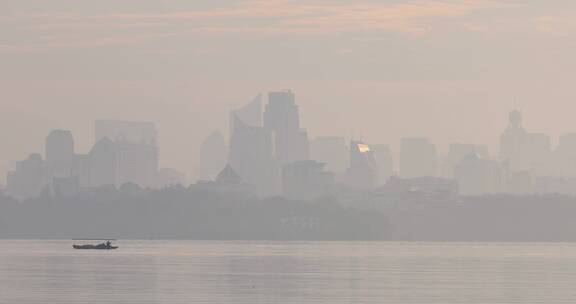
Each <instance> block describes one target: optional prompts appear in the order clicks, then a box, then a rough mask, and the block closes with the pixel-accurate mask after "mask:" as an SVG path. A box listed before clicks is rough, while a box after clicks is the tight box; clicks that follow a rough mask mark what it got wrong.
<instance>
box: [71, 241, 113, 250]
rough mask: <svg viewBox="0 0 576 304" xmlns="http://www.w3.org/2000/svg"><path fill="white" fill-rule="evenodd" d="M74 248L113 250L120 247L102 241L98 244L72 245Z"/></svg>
mask: <svg viewBox="0 0 576 304" xmlns="http://www.w3.org/2000/svg"><path fill="white" fill-rule="evenodd" d="M72 248H74V249H96V250H113V249H118V246H112V245H110V244H106V243H102V244H98V245H72Z"/></svg>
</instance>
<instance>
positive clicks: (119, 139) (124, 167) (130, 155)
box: [95, 120, 158, 187]
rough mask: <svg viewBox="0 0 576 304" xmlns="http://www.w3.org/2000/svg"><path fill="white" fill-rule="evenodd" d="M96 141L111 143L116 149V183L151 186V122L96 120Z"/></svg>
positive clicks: (154, 155) (154, 166) (154, 157)
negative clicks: (106, 139) (109, 141)
mask: <svg viewBox="0 0 576 304" xmlns="http://www.w3.org/2000/svg"><path fill="white" fill-rule="evenodd" d="M95 132H96V134H95V135H96V140H97V142H99V141H100V140H102V139H104V138H108V139H110V140H111V141H112V142H114V146H115V149H116V168H117V170H116V184H117V186H121V185H123V184H125V183H133V184H137V185H139V186H141V187H155V186H156V181H157V179H158V176H157V174H158V148H157V146H156V143H157V132H156V126H155V125H154V123H152V122H132V121H117V120H98V121H96V123H95Z"/></svg>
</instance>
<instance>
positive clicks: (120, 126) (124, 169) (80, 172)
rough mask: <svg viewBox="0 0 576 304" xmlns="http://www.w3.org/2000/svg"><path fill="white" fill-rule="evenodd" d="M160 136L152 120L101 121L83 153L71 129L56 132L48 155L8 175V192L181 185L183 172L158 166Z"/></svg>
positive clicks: (66, 192) (18, 165)
mask: <svg viewBox="0 0 576 304" xmlns="http://www.w3.org/2000/svg"><path fill="white" fill-rule="evenodd" d="M156 137H157V134H156V127H155V126H154V124H153V123H151V122H127V121H113V120H99V121H96V122H95V139H96V140H95V143H94V145H93V147H92V149H91V150H90V151H89V152H88V153H87V154H79V153H76V151H75V146H74V137H73V136H72V133H71V132H70V131H68V130H53V131H52V132H50V134H49V135H48V137H47V138H46V143H45V153H44V157H43V156H42V155H41V154H39V153H33V154H31V155H30V156H28V158H26V159H24V160H22V161H18V162H17V163H16V168H15V169H14V170H13V171H10V172H9V173H8V176H7V185H6V192H7V193H8V194H9V195H11V196H14V197H17V198H21V199H27V198H33V197H37V196H40V195H42V194H49V195H57V196H73V195H75V194H77V193H78V192H79V191H82V190H83V189H89V188H100V187H119V186H121V185H125V184H134V185H137V186H140V187H142V188H157V187H163V186H166V185H171V184H179V183H182V182H183V179H184V176H183V174H181V173H179V172H177V171H175V170H173V169H159V168H158V147H157V145H156V139H157V138H156Z"/></svg>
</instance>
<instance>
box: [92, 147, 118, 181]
mask: <svg viewBox="0 0 576 304" xmlns="http://www.w3.org/2000/svg"><path fill="white" fill-rule="evenodd" d="M88 163H89V176H90V178H89V180H90V186H91V187H102V186H116V185H117V184H118V156H117V151H116V144H115V143H114V142H112V140H110V139H109V138H108V137H104V138H102V139H100V140H99V141H98V142H96V144H95V145H94V146H93V147H92V150H90V153H89V154H88Z"/></svg>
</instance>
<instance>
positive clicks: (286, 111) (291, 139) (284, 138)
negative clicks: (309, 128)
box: [264, 91, 310, 165]
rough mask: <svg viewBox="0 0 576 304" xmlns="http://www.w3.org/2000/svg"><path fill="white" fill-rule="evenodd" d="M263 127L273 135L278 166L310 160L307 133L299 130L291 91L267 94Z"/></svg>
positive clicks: (298, 119)
mask: <svg viewBox="0 0 576 304" xmlns="http://www.w3.org/2000/svg"><path fill="white" fill-rule="evenodd" d="M264 127H265V128H266V129H267V130H269V131H271V132H272V134H273V137H274V152H275V156H276V159H277V160H278V161H279V162H280V164H282V165H284V164H288V163H291V162H294V161H299V160H308V159H309V158H310V145H309V142H308V133H307V132H306V131H305V130H301V129H300V116H299V113H298V106H297V105H296V103H295V99H294V93H292V91H283V92H270V93H269V94H268V104H267V105H266V110H265V112H264Z"/></svg>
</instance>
